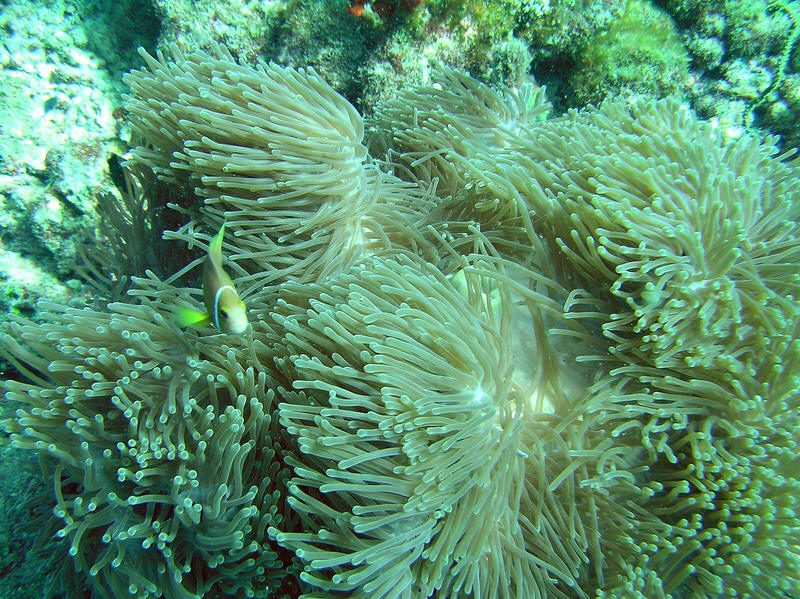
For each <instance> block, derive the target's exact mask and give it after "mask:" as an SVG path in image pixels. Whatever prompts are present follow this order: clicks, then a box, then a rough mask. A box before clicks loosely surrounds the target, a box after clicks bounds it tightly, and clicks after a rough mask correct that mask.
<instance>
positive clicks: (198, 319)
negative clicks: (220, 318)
mask: <svg viewBox="0 0 800 599" xmlns="http://www.w3.org/2000/svg"><path fill="white" fill-rule="evenodd" d="M175 324H177V325H178V326H179V327H181V328H182V329H185V328H186V327H204V326H207V325H209V324H211V316H209V315H208V314H206V313H205V312H198V311H197V310H192V309H190V308H185V307H183V306H178V309H177V310H175Z"/></svg>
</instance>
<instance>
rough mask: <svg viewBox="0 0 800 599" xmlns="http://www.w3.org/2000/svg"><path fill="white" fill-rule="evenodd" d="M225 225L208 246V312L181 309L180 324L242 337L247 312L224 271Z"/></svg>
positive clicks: (205, 273) (205, 280)
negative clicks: (212, 326)
mask: <svg viewBox="0 0 800 599" xmlns="http://www.w3.org/2000/svg"><path fill="white" fill-rule="evenodd" d="M224 235H225V224H224V223H223V225H222V228H221V229H220V230H219V233H217V234H216V235H215V236H214V238H213V239H212V240H211V243H210V244H209V245H208V255H207V256H206V261H205V264H204V265H203V298H204V300H205V305H206V311H205V312H198V311H197V310H191V309H189V308H184V307H179V308H178V311H177V323H178V325H179V326H181V327H189V326H206V325H209V324H213V325H214V326H215V327H217V328H218V329H219V330H220V331H222V332H223V333H227V334H228V335H239V334H241V333H243V332H244V331H245V329H246V328H247V309H246V308H245V306H244V302H243V301H242V300H241V298H239V293H238V292H237V291H236V288H235V287H234V286H233V281H232V280H231V278H230V277H229V276H228V273H226V272H225V270H224V269H223V268H222V238H223V236H224Z"/></svg>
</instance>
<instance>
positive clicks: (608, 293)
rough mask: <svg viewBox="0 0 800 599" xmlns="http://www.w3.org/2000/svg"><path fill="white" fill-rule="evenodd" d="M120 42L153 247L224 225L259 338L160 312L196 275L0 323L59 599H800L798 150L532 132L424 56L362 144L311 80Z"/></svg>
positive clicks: (663, 135)
mask: <svg viewBox="0 0 800 599" xmlns="http://www.w3.org/2000/svg"><path fill="white" fill-rule="evenodd" d="M144 58H145V61H146V67H145V68H144V69H141V70H138V71H135V72H133V73H132V74H131V75H130V76H129V77H128V78H127V82H128V83H129V85H130V86H131V90H132V99H131V101H130V102H129V105H128V109H129V115H130V118H131V127H132V129H133V130H134V131H135V132H136V133H137V135H138V136H139V137H141V138H142V140H143V143H142V144H141V145H139V146H137V147H136V148H135V149H134V150H133V151H132V153H131V158H130V162H129V164H128V168H130V169H132V172H133V176H134V177H135V178H136V180H140V181H141V179H140V178H141V177H146V176H148V173H150V174H149V176H150V177H157V178H158V179H159V180H160V181H161V184H163V185H167V186H171V187H172V188H174V190H175V191H174V192H175V194H176V196H175V197H178V198H181V201H179V202H177V203H174V204H172V207H173V208H174V212H175V213H176V214H177V215H178V221H179V224H178V226H177V227H176V228H175V229H174V230H171V231H166V232H165V240H164V241H162V242H161V243H164V244H166V247H173V248H180V250H181V251H192V250H193V249H195V251H196V252H197V254H202V253H204V251H205V249H206V246H207V243H208V241H209V239H210V237H211V234H213V233H214V232H216V231H217V230H218V229H219V226H220V224H221V223H222V222H223V221H224V222H226V230H227V231H228V235H227V240H226V242H225V244H224V246H225V247H224V252H223V254H224V255H225V256H226V258H227V264H226V268H227V269H228V270H229V271H230V272H231V274H232V276H233V278H234V280H235V284H236V286H237V289H239V290H242V291H243V292H242V295H243V299H244V300H245V302H246V304H247V306H248V309H249V311H250V315H251V318H250V321H251V323H252V327H251V328H250V329H248V330H247V331H246V332H245V333H244V334H243V335H240V336H228V335H224V334H218V333H217V332H216V331H215V330H211V329H208V330H199V331H198V330H188V331H181V330H179V329H178V328H177V327H176V326H175V325H174V323H173V321H172V319H171V314H172V313H173V311H174V310H175V307H176V306H177V305H180V304H182V303H183V304H187V305H196V304H197V301H198V299H197V298H199V297H201V295H202V290H201V289H198V288H197V287H196V286H195V285H196V281H197V278H196V271H195V270H194V267H195V266H196V265H197V263H198V262H199V261H200V260H199V259H198V260H195V261H192V262H190V263H189V264H187V265H186V267H184V268H180V269H179V270H178V271H177V272H174V273H158V272H154V271H151V270H146V271H145V272H142V273H139V275H140V276H138V277H134V278H133V280H132V285H131V286H130V288H129V290H128V295H129V298H128V299H126V301H117V302H112V303H110V304H109V305H108V306H106V307H91V308H90V307H84V308H76V307H69V306H60V305H55V304H48V305H46V306H45V308H46V311H47V324H46V325H45V326H40V325H36V324H34V323H33V322H31V321H29V320H27V319H26V318H25V317H23V316H13V317H11V319H10V322H9V324H8V325H7V326H6V327H5V332H4V333H3V335H2V348H3V352H4V353H5V355H6V357H7V358H8V359H9V360H10V361H12V363H13V364H14V365H15V367H16V369H17V372H18V378H19V380H6V381H5V382H4V388H5V393H6V398H7V401H12V402H16V403H17V405H18V406H19V409H17V410H16V411H15V412H13V413H8V414H6V416H5V418H4V419H3V421H2V426H3V428H4V429H5V431H6V432H7V434H8V435H9V441H10V443H11V444H12V445H13V446H14V447H16V448H21V449H26V450H31V451H35V452H37V453H38V454H39V455H40V457H41V461H42V463H43V465H44V467H45V472H46V476H47V478H48V481H49V485H50V486H51V488H52V489H53V495H52V496H51V497H50V502H51V503H50V506H51V507H52V510H48V509H47V506H45V507H44V508H43V509H40V510H39V512H38V513H37V514H36V518H37V524H38V525H39V526H40V528H41V530H42V531H44V532H43V534H45V535H46V534H48V533H50V532H53V533H54V534H55V535H56V536H57V537H58V538H60V539H61V541H60V552H58V553H56V554H54V555H53V556H52V561H51V566H52V567H53V569H54V570H56V572H55V573H54V576H53V577H52V580H53V585H54V586H53V589H54V590H58V589H61V590H62V591H63V592H65V593H66V594H67V596H70V597H75V596H77V593H78V589H79V588H81V589H85V586H86V585H87V584H89V585H91V592H92V593H93V594H94V595H95V596H98V597H115V598H118V597H125V596H129V597H135V598H139V599H145V598H149V597H155V596H163V597H165V598H166V599H175V598H179V597H180V598H183V597H211V596H217V595H219V594H225V595H226V596H234V597H266V596H268V595H270V593H273V594H278V595H279V596H280V595H289V596H298V595H300V596H302V597H307V598H311V597H314V598H325V597H330V598H333V597H341V596H343V595H346V596H349V597H364V598H366V597H375V598H380V597H386V598H389V597H397V598H402V597H410V596H419V597H433V596H436V597H442V598H444V597H451V598H453V599H455V598H456V597H463V596H465V595H470V594H471V595H472V596H474V597H482V598H483V597H486V598H508V599H510V598H512V597H550V598H555V599H572V598H574V597H580V598H586V599H588V598H591V597H603V598H612V597H614V598H619V599H623V598H624V599H629V598H640V599H645V598H647V599H651V598H654V597H657V598H664V599H668V598H674V599H677V598H679V597H683V596H695V597H717V596H730V597H734V596H735V597H742V598H750V599H759V598H761V597H764V596H766V595H767V594H768V593H769V592H772V591H773V590H774V589H779V590H781V591H786V592H789V593H793V594H798V593H800V577H798V575H797V572H798V566H800V552H799V551H798V547H797V545H796V542H795V541H796V538H795V535H796V520H797V517H798V511H800V504H799V503H798V499H797V497H798V496H800V495H799V493H800V479H798V477H797V472H798V465H800V464H798V458H797V456H796V452H795V449H794V448H795V447H796V444H797V442H798V440H799V438H800V426H799V425H798V418H797V413H798V410H799V409H800V378H799V377H798V374H797V373H798V367H800V363H799V362H798V360H799V359H800V341H799V340H798V333H800V306H799V305H798V303H797V300H796V299H795V298H796V297H798V293H799V292H800V283H799V282H798V278H797V270H798V264H800V237H798V231H797V226H798V225H797V221H798V217H800V214H799V213H798V210H799V209H798V207H797V205H796V203H795V202H794V201H793V200H794V198H795V197H796V196H797V194H798V193H800V182H799V181H800V179H799V178H798V169H800V164H798V160H797V159H796V158H794V159H792V156H791V155H779V154H778V150H777V149H776V147H775V145H774V144H772V143H762V142H759V141H757V140H755V139H753V138H750V137H748V136H742V137H740V138H737V139H731V138H730V137H728V136H727V135H725V134H724V132H722V131H720V130H719V128H717V127H715V126H714V125H713V124H712V123H708V122H704V121H701V120H699V119H698V118H697V117H696V116H695V115H694V114H693V113H692V112H691V111H690V110H689V109H688V108H686V107H685V106H684V105H682V104H680V103H679V102H677V101H675V100H669V101H660V102H655V101H652V100H644V99H638V100H630V101H628V102H624V101H621V100H620V101H614V102H606V103H604V104H603V105H602V106H601V107H599V108H591V109H587V110H583V111H573V112H570V113H568V114H566V115H564V116H561V117H555V118H554V117H550V113H551V112H552V108H551V106H550V105H549V103H548V102H547V100H546V99H545V96H544V93H543V90H542V89H541V88H537V87H535V86H533V85H531V84H524V85H522V86H521V87H520V88H519V89H518V90H512V89H508V88H506V89H503V90H502V91H500V92H497V91H493V90H492V89H490V88H488V87H486V86H484V85H483V84H481V83H479V82H478V81H476V80H474V79H472V78H471V77H469V76H467V75H465V74H463V73H460V72H457V71H452V70H448V69H440V70H438V71H437V72H436V73H435V75H434V76H433V79H432V81H431V82H429V84H427V85H424V86H418V87H413V86H412V87H409V88H408V89H406V90H404V91H403V92H402V93H399V94H397V95H396V96H395V97H394V98H393V99H392V100H391V101H388V102H386V103H384V104H382V105H381V106H380V107H379V108H378V110H377V111H376V115H375V118H374V119H372V120H371V122H370V124H369V129H370V135H369V140H370V143H369V153H368V150H367V147H366V145H365V140H364V131H365V129H364V123H363V121H362V119H361V116H360V115H359V114H358V113H357V112H356V111H355V110H354V109H353V107H352V106H350V105H349V104H348V103H347V102H346V101H345V100H344V98H342V97H341V96H340V95H338V94H337V93H335V92H334V91H333V89H332V88H331V87H330V86H329V85H328V84H326V83H325V82H324V81H323V79H322V78H321V77H320V76H319V75H318V74H317V73H315V72H314V71H313V70H312V69H301V70H295V69H292V68H286V67H280V66H277V65H274V64H272V65H267V64H264V63H260V64H258V65H257V66H256V67H248V66H245V65H243V64H241V63H237V62H236V61H235V60H234V59H233V57H232V56H231V54H230V53H229V52H227V51H226V50H225V49H223V48H219V47H214V48H213V51H212V53H211V54H207V53H183V52H181V51H180V50H179V49H178V48H177V47H173V48H172V49H171V53H170V54H169V55H164V54H158V55H157V56H156V57H152V56H149V55H146V54H145V55H144ZM548 117H549V118H548ZM373 156H374V157H380V158H374V157H373ZM148 189H150V188H149V187H148V186H142V187H141V188H140V189H137V190H132V193H131V196H132V197H133V198H134V199H135V198H139V197H141V194H144V193H148V191H147V190H148ZM128 205H129V206H131V207H132V212H133V213H135V214H138V217H137V218H150V217H151V216H152V214H151V213H148V212H146V211H139V212H136V210H138V208H137V205H138V204H137V202H136V201H133V202H132V203H129V204H128ZM124 209H125V208H124V205H119V206H117V207H116V208H114V210H117V211H124ZM129 222H130V221H128V223H129ZM126 227H128V225H124V226H122V227H119V228H118V234H119V235H121V236H122V235H125V234H127V233H126V231H128V229H127V228H126ZM115 251H116V252H117V254H118V255H119V260H120V261H121V263H123V264H125V265H126V269H130V268H136V267H137V266H136V264H138V263H134V262H131V261H130V260H129V258H128V257H127V256H126V255H125V250H124V244H123V243H120V244H118V245H117V246H116V250H115ZM112 258H113V253H112V255H111V256H109V255H104V256H103V258H102V260H100V261H99V264H104V263H109V261H110V260H111V259H112ZM131 265H133V266H131ZM142 266H143V265H139V266H138V267H142Z"/></svg>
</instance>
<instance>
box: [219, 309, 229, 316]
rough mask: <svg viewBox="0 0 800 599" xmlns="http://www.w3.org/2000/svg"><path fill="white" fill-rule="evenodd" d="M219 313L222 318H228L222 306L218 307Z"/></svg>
mask: <svg viewBox="0 0 800 599" xmlns="http://www.w3.org/2000/svg"><path fill="white" fill-rule="evenodd" d="M219 315H220V316H222V318H228V311H227V310H225V309H223V308H220V310H219Z"/></svg>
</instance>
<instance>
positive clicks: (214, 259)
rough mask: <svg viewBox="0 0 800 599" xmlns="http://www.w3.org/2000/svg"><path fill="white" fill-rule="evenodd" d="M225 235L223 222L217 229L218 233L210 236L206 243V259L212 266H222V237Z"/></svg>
mask: <svg viewBox="0 0 800 599" xmlns="http://www.w3.org/2000/svg"><path fill="white" fill-rule="evenodd" d="M224 236H225V223H222V227H220V229H219V233H217V234H216V235H214V237H212V239H211V242H210V243H209V244H208V259H209V260H211V263H212V264H213V265H214V266H218V267H219V268H222V238H223V237H224Z"/></svg>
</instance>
